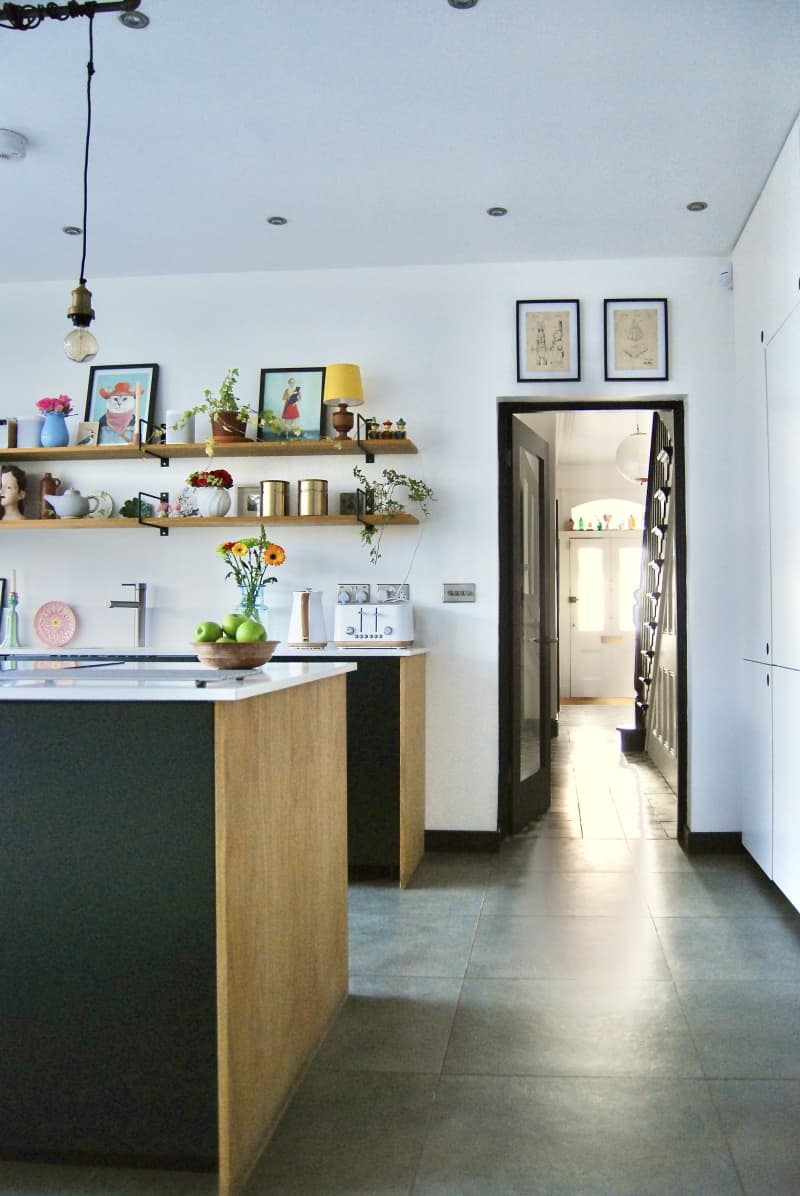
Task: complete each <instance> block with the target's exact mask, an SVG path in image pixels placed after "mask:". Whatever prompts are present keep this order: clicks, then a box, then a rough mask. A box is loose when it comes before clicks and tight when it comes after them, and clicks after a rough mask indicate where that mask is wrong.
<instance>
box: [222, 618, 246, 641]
mask: <svg viewBox="0 0 800 1196" xmlns="http://www.w3.org/2000/svg"><path fill="white" fill-rule="evenodd" d="M240 623H244V615H242V614H238V613H237V612H236V611H234V612H233V613H232V614H230V615H225V616H224V618H222V619H220V626H221V627H222V630H223V631H224V632H225V634H226V635H227V637H228V639H232V640H235V639H236V631H237V628H238V626H239V624H240Z"/></svg>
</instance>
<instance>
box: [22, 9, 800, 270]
mask: <svg viewBox="0 0 800 1196" xmlns="http://www.w3.org/2000/svg"><path fill="white" fill-rule="evenodd" d="M142 10H143V11H145V12H146V13H147V14H148V15H149V17H150V19H151V24H150V26H149V28H148V29H146V30H144V31H142V32H135V31H130V30H126V29H125V28H123V27H122V26H121V25H120V24H119V22H118V20H117V18H116V16H113V15H100V16H98V17H97V18H96V20H95V62H96V69H97V73H96V75H95V79H94V84H93V96H94V104H95V117H94V131H93V141H92V159H91V166H90V209H89V224H88V228H89V252H88V258H87V276H88V279H89V284H90V286H91V282H92V279H93V278H96V277H99V276H109V275H112V276H113V275H122V276H124V275H141V274H166V273H184V272H190V273H191V272H206V271H214V272H216V271H223V272H228V271H240V270H271V269H284V268H316V267H337V266H379V265H413V264H422V263H460V262H492V261H524V260H531V259H537V258H538V259H554V258H569V259H580V258H588V259H591V258H609V257H631V256H637V257H638V256H684V255H698V254H700V255H703V254H709V255H726V254H728V253H729V252H730V250H731V249H732V247H733V244H734V243H735V240H736V238H737V236H738V233H739V231H740V230H741V228H742V225H743V224H744V222H745V220H746V218H747V215H748V213H749V211H750V209H751V207H752V206H753V203H754V202H755V200H756V198H757V196H758V193H759V191H760V189H761V187H762V186H763V184H764V181H765V179H766V177H767V175H768V173H769V170H770V168H771V165H772V163H773V162H774V160H775V157H776V155H777V153H778V151H779V149H780V147H781V144H782V143H783V141H784V139H785V137H786V135H787V133H788V131H789V129H790V127H791V123H792V121H793V119H794V118H795V116H796V114H797V112H798V109H800V3H798V0H566V2H564V3H562V4H551V3H545V2H544V0H479V3H478V6H477V8H475V9H472V10H470V11H466V12H458V11H455V10H453V9H451V8H450V7H448V5H447V3H446V0H213V2H212V0H142ZM87 57H88V22H87V21H86V20H84V19H73V20H69V21H66V22H63V23H59V22H55V21H48V22H47V23H46V24H45V25H43V26H41V27H40V28H38V29H35V30H31V31H29V32H24V33H22V32H16V31H7V30H3V29H0V127H5V128H11V129H15V130H18V131H19V132H22V133H24V134H25V136H26V137H27V138H28V139H29V142H30V149H29V154H28V157H27V159H26V160H25V161H24V162H22V163H19V164H0V223H1V225H2V230H3V233H2V253H0V282H8V281H26V280H29V281H35V280H43V279H70V278H74V277H76V276H77V273H78V266H79V262H80V243H79V241H78V240H76V239H75V238H69V237H66V236H64V234H63V233H62V232H61V228H62V226H63V225H65V224H80V223H81V169H82V155H83V134H84V122H85V79H86V72H85V66H86V61H87ZM694 199H704V200H707V201H708V203H709V208H708V210H707V211H706V212H705V213H702V214H699V215H692V214H690V213H688V212H687V211H686V207H685V205H686V203H687V202H688V201H689V200H694ZM493 204H502V205H503V206H505V207H507V208H508V209H509V215H508V216H506V217H505V218H503V219H492V218H490V217H489V216H487V215H486V214H485V211H486V208H487V207H489V206H490V205H493ZM273 214H280V215H284V216H286V217H287V218H288V220H289V223H288V224H287V225H286V226H285V227H283V228H272V227H270V226H269V225H268V224H267V223H266V217H267V216H270V215H273Z"/></svg>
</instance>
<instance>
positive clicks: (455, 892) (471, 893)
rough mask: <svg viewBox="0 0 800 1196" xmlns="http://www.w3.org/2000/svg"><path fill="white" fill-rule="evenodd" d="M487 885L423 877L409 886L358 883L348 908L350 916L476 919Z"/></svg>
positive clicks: (351, 891)
mask: <svg viewBox="0 0 800 1196" xmlns="http://www.w3.org/2000/svg"><path fill="white" fill-rule="evenodd" d="M485 887H486V886H485V883H484V882H483V881H476V882H475V883H474V884H472V885H467V884H461V885H456V884H446V883H445V882H444V880H442V882H441V883H440V884H436V885H434V884H430V883H428V884H426V883H425V881H424V877H423V878H420V880H419V882H418V883H417V884H416V885H414V887H413V888H412V887H410V888H407V889H401V888H400V886H399V885H397V884H386V885H372V884H356V885H351V886H350V893H349V911H350V914H351V915H357V914H367V915H375V916H383V915H386V914H389V915H394V914H398V915H400V916H405V917H412V916H413V917H415V918H417V919H419V920H420V921H427V920H429V919H431V918H449V917H452V916H456V917H474V918H477V916H478V914H479V913H480V910H481V905H482V904H483V894H484V890H485Z"/></svg>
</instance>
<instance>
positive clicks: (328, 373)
mask: <svg viewBox="0 0 800 1196" xmlns="http://www.w3.org/2000/svg"><path fill="white" fill-rule="evenodd" d="M322 401H323V403H327V404H328V405H329V406H336V408H337V409H336V411H334V413H333V415H332V416H331V423H332V424H333V430H334V431H335V432H336V439H337V440H349V439H350V437H349V435H348V433H349V432H350V430H351V429H352V427H353V424H354V423H355V418H354V416H353V413H352V411H349V410H348V408H349V407H360V406H361V404H362V403H363V402H364V388H363V386H362V385H361V370H360V369H359V367H358V366H357V365H350V364H344V363H337V364H336V365H328V366H326V367H325V389H324V391H323V398H322Z"/></svg>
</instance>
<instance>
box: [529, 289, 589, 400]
mask: <svg viewBox="0 0 800 1196" xmlns="http://www.w3.org/2000/svg"><path fill="white" fill-rule="evenodd" d="M580 376H581V325H580V303H579V301H578V300H577V299H518V300H517V381H518V382H578V381H579V380H580Z"/></svg>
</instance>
